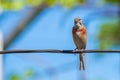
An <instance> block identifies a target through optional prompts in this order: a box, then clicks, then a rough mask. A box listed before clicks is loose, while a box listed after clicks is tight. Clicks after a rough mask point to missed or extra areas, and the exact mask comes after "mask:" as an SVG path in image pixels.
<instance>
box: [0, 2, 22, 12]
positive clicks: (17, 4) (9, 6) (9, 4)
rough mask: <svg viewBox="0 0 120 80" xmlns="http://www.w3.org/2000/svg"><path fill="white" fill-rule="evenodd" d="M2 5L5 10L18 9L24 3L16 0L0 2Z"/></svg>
mask: <svg viewBox="0 0 120 80" xmlns="http://www.w3.org/2000/svg"><path fill="white" fill-rule="evenodd" d="M1 4H2V7H3V8H4V9H6V10H10V9H13V8H14V10H18V9H21V8H22V7H23V6H24V3H23V2H21V1H16V2H6V1H5V2H2V3H1Z"/></svg>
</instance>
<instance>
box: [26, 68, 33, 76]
mask: <svg viewBox="0 0 120 80" xmlns="http://www.w3.org/2000/svg"><path fill="white" fill-rule="evenodd" d="M33 74H34V73H33V70H27V71H26V77H30V76H32V75H33Z"/></svg>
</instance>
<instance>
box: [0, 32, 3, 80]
mask: <svg viewBox="0 0 120 80" xmlns="http://www.w3.org/2000/svg"><path fill="white" fill-rule="evenodd" d="M2 50H3V38H2V32H1V31H0V51H2ZM2 62H3V61H2V54H0V80H3V69H2V67H3V65H2V64H3V63H2Z"/></svg>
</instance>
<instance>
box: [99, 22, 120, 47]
mask: <svg viewBox="0 0 120 80" xmlns="http://www.w3.org/2000/svg"><path fill="white" fill-rule="evenodd" d="M98 38H99V40H100V48H101V49H107V48H109V47H111V46H115V45H120V26H119V24H118V22H115V23H105V24H103V25H102V26H101V28H100V33H99V35H98Z"/></svg>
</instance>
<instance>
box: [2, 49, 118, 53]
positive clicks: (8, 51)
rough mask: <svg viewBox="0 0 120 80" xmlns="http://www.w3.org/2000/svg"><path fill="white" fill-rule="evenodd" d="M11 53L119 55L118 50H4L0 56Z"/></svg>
mask: <svg viewBox="0 0 120 80" xmlns="http://www.w3.org/2000/svg"><path fill="white" fill-rule="evenodd" d="M13 53H64V54H79V53H120V50H55V49H54V50H53V49H47V50H5V51H0V54H13Z"/></svg>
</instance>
